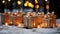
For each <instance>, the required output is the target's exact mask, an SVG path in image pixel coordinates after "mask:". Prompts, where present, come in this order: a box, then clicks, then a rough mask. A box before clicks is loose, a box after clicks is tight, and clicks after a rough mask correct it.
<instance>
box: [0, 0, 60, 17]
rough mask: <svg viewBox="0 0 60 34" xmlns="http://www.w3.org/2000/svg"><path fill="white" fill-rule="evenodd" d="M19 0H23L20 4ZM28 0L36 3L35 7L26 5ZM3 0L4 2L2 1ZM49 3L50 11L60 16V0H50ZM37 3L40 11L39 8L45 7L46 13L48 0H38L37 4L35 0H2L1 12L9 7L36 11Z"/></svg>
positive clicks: (0, 0) (10, 8)
mask: <svg viewBox="0 0 60 34" xmlns="http://www.w3.org/2000/svg"><path fill="white" fill-rule="evenodd" d="M17 1H21V2H22V4H21V5H18V4H17ZM26 1H29V2H31V3H32V4H34V8H31V7H25V6H24V3H25V2H26ZM2 2H3V3H2ZM48 3H49V12H52V11H54V12H55V14H56V15H57V18H60V0H48V2H47V4H48ZM35 5H39V8H38V11H39V9H41V8H42V7H44V12H45V13H46V12H47V10H46V7H45V6H46V2H45V0H38V3H37V4H35V0H9V1H8V0H0V13H4V9H9V10H10V11H12V10H13V9H23V10H24V9H33V11H36V10H35V9H36V8H35Z"/></svg>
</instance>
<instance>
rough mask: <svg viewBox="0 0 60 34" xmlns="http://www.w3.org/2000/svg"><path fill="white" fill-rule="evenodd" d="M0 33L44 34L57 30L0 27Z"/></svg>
mask: <svg viewBox="0 0 60 34" xmlns="http://www.w3.org/2000/svg"><path fill="white" fill-rule="evenodd" d="M0 29H2V30H0V33H2V34H46V33H52V32H56V31H57V29H56V28H55V29H44V28H40V29H36V28H33V29H25V28H18V27H17V26H5V25H3V26H0Z"/></svg>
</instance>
